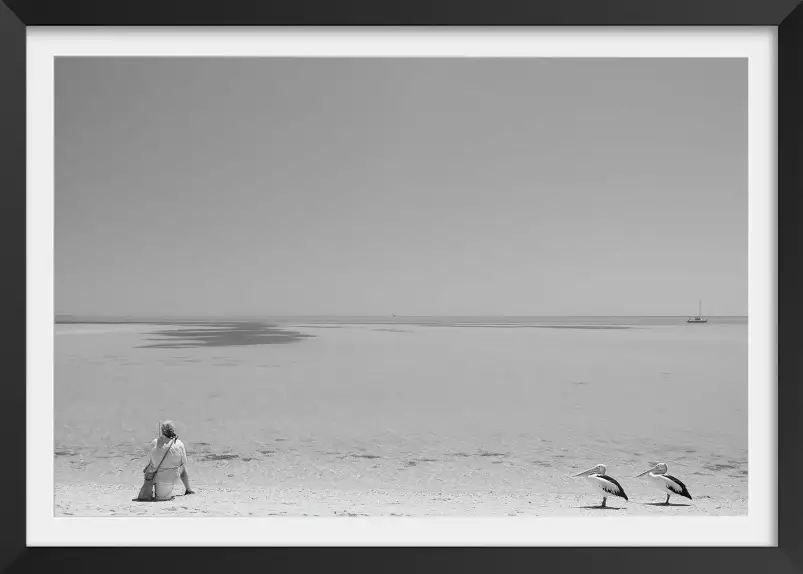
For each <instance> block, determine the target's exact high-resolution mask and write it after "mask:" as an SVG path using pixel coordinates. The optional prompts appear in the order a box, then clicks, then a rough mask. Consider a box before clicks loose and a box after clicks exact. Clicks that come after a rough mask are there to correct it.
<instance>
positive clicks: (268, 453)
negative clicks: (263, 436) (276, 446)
mask: <svg viewBox="0 0 803 574" xmlns="http://www.w3.org/2000/svg"><path fill="white" fill-rule="evenodd" d="M257 452H258V453H260V454H264V455H265V456H270V455H272V454H273V453H275V452H276V451H275V450H271V449H265V450H259V451H257Z"/></svg>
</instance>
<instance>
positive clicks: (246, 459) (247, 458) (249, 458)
mask: <svg viewBox="0 0 803 574" xmlns="http://www.w3.org/2000/svg"><path fill="white" fill-rule="evenodd" d="M240 460H242V461H243V462H251V461H252V460H254V459H253V458H251V457H243V458H241V459H240Z"/></svg>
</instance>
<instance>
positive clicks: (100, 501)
mask: <svg viewBox="0 0 803 574" xmlns="http://www.w3.org/2000/svg"><path fill="white" fill-rule="evenodd" d="M194 488H195V490H196V494H193V495H189V496H183V495H182V496H176V497H175V498H174V499H173V500H170V501H164V502H133V501H132V499H133V498H135V497H136V496H137V492H138V490H139V489H138V488H136V487H123V486H119V485H118V486H111V485H101V484H89V485H81V484H69V485H60V486H57V487H56V496H55V514H56V516H171V517H172V516H480V517H481V516H599V515H600V514H601V513H602V514H605V515H611V516H639V515H651V516H690V515H707V516H724V515H737V514H744V513H745V512H746V509H747V499H746V498H744V497H741V496H738V495H731V497H730V498H717V499H715V498H707V497H706V498H698V499H696V500H693V501H689V500H686V499H680V498H678V497H672V500H671V501H670V502H671V504H673V505H674V504H677V506H663V505H657V504H656V503H657V502H660V501H661V499H662V497H661V495H660V493H658V492H655V496H654V497H652V498H648V497H645V498H644V499H642V498H639V499H638V500H634V499H633V498H632V497H631V500H630V501H625V500H622V499H620V498H609V499H608V507H609V508H608V509H599V508H593V507H594V506H597V505H598V504H599V503H600V501H601V499H600V498H599V497H596V496H593V495H591V494H588V495H586V494H574V493H572V494H566V493H564V494H561V493H550V494H536V493H529V492H507V493H498V492H493V491H489V492H449V491H411V492H402V491H396V490H381V489H369V490H365V491H341V490H335V489H307V488H260V487H239V488H223V487H214V486H213V487H209V486H199V487H194ZM176 492H183V490H181V489H179V488H178V487H177V488H176ZM704 496H705V495H704Z"/></svg>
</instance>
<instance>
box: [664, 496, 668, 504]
mask: <svg viewBox="0 0 803 574" xmlns="http://www.w3.org/2000/svg"><path fill="white" fill-rule="evenodd" d="M664 504H669V495H668V494H667V495H666V502H664Z"/></svg>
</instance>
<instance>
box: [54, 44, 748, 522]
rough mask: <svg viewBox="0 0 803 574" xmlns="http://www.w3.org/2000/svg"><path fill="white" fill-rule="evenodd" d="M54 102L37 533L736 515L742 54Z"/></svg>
mask: <svg viewBox="0 0 803 574" xmlns="http://www.w3.org/2000/svg"><path fill="white" fill-rule="evenodd" d="M53 87H54V92H53V103H54V106H53V123H54V135H53V137H54V144H55V145H54V152H53V153H54V173H53V193H54V215H53V217H54V244H53V252H54V259H53V270H54V271H53V272H54V287H53V288H54V313H55V317H54V321H55V325H54V343H53V344H54V347H53V352H54V358H53V413H54V423H53V424H54V426H53V432H54V436H53V441H54V442H53V445H52V446H53V454H54V459H53V460H54V463H53V464H54V486H55V491H54V492H53V496H54V498H53V513H54V516H55V517H111V516H113V517H195V518H203V517H267V516H275V517H337V516H343V517H600V516H606V517H626V516H650V517H678V516H747V514H748V481H749V476H748V458H749V454H752V453H749V452H748V426H749V425H748V407H749V401H748V380H749V371H748V364H749V361H748V358H749V353H748V351H749V349H748V227H749V226H748V213H749V209H748V208H749V202H748V189H749V179H748V175H749V174H748V163H749V162H748V62H747V59H746V58H708V57H698V58H683V57H676V58H649V57H643V58H603V57H600V58H546V57H544V58H537V57H533V58H472V57H464V58H449V57H433V58H412V57H399V58H385V57H374V58H367V57H365V58H363V57H329V58H324V57H227V58H223V57H220V58H213V57H192V58H179V57H102V58H98V57H59V58H56V60H55V63H54V65H53Z"/></svg>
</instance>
